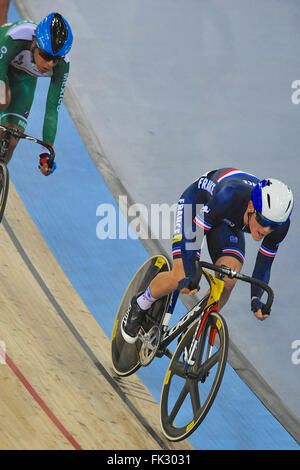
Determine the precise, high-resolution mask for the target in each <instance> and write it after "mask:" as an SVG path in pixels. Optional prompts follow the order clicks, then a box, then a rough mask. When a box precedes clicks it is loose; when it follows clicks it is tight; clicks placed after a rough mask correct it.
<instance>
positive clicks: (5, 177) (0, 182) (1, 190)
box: [0, 161, 9, 223]
mask: <svg viewBox="0 0 300 470" xmlns="http://www.w3.org/2000/svg"><path fill="white" fill-rule="evenodd" d="M8 188H9V173H8V168H7V166H6V164H5V163H3V162H1V161H0V223H1V222H2V219H3V215H4V211H5V207H6V202H7V196H8Z"/></svg>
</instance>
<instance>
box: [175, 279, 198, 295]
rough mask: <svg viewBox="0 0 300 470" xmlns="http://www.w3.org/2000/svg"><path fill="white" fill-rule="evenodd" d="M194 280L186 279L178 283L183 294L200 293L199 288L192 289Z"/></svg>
mask: <svg viewBox="0 0 300 470" xmlns="http://www.w3.org/2000/svg"><path fill="white" fill-rule="evenodd" d="M192 285H193V279H192V278H191V277H184V278H183V279H180V281H179V282H178V290H179V292H180V293H181V294H187V295H195V294H197V292H198V291H199V289H200V288H199V286H198V287H196V288H192V287H193V286H192Z"/></svg>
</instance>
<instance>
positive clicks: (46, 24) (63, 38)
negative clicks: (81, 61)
mask: <svg viewBox="0 0 300 470" xmlns="http://www.w3.org/2000/svg"><path fill="white" fill-rule="evenodd" d="M35 38H36V40H37V43H38V45H39V47H40V48H41V49H42V50H43V51H45V52H47V53H48V54H51V55H52V56H65V55H67V54H68V52H70V50H71V47H72V42H73V34H72V30H71V28H70V25H69V23H68V22H67V21H66V20H65V18H64V17H63V16H62V15H60V14H59V13H50V15H48V16H46V18H44V19H43V20H42V21H41V22H40V23H39V24H38V26H37V29H36V33H35Z"/></svg>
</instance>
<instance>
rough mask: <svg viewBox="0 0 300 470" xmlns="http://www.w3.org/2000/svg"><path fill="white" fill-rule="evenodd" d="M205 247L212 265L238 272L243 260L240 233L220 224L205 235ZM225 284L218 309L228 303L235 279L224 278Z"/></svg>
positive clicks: (243, 237) (241, 234) (243, 252)
mask: <svg viewBox="0 0 300 470" xmlns="http://www.w3.org/2000/svg"><path fill="white" fill-rule="evenodd" d="M207 246H208V250H209V254H210V257H211V259H212V261H213V263H215V264H217V265H219V266H221V265H222V264H223V265H226V266H228V267H229V268H232V269H235V270H236V271H238V272H240V271H241V269H242V266H243V263H244V259H245V236H244V233H243V232H241V231H234V230H232V229H231V228H230V227H229V226H228V225H226V224H222V225H219V226H218V227H216V228H214V229H212V230H211V231H210V232H209V233H208V235H207ZM224 281H225V284H224V289H223V293H222V296H221V299H220V302H219V308H220V309H221V308H222V307H224V305H225V304H226V302H227V301H228V299H229V297H230V294H231V292H232V289H233V288H234V286H235V283H236V279H230V278H228V277H227V276H225V278H224Z"/></svg>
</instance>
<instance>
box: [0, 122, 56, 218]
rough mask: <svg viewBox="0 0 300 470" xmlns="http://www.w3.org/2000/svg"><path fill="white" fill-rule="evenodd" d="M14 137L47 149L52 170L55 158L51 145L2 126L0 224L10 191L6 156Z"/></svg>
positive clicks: (0, 128)
mask: <svg viewBox="0 0 300 470" xmlns="http://www.w3.org/2000/svg"><path fill="white" fill-rule="evenodd" d="M12 137H14V138H16V139H25V140H30V141H32V142H35V143H37V144H39V145H41V146H43V147H46V148H47V149H48V150H49V152H50V156H49V161H48V166H49V168H52V165H53V161H54V158H55V152H54V149H53V148H52V147H51V145H49V144H47V143H46V142H43V141H42V140H39V139H36V138H35V137H31V136H30V135H27V134H24V133H23V132H21V131H19V130H18V129H14V128H11V127H5V126H2V125H0V223H1V221H2V218H3V215H4V211H5V207H6V202H7V196H8V190H9V171H8V168H7V162H6V154H7V152H8V149H9V144H10V139H11V138H12Z"/></svg>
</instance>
